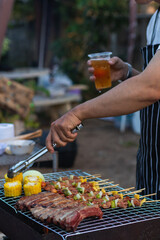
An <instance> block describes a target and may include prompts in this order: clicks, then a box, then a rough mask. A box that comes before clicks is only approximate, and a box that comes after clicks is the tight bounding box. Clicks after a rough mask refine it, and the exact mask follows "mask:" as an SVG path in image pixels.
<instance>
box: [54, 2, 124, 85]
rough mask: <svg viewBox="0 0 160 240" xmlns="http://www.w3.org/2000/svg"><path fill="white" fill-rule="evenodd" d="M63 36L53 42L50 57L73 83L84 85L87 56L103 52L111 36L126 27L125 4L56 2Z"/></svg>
mask: <svg viewBox="0 0 160 240" xmlns="http://www.w3.org/2000/svg"><path fill="white" fill-rule="evenodd" d="M59 7H60V15H61V25H62V26H63V35H61V36H60V38H59V39H57V40H54V42H53V54H54V56H56V57H58V58H59V60H60V63H61V67H62V69H63V71H65V73H67V74H68V75H69V77H70V78H71V79H72V80H73V81H74V83H84V82H85V83H86V82H87V81H86V77H85V74H84V72H85V69H86V68H87V67H86V60H87V54H88V53H91V52H97V51H106V50H111V49H107V46H109V44H110V41H111V38H110V36H111V32H120V31H121V28H122V27H124V25H125V24H126V23H128V18H127V16H128V0H124V1H117V0H112V1H110V0H87V1H86V0H76V1H72V0H67V1H59Z"/></svg>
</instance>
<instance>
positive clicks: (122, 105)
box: [72, 51, 160, 121]
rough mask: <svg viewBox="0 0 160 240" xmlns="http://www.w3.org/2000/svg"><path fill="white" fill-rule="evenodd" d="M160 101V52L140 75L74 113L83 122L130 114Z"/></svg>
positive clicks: (80, 107)
mask: <svg viewBox="0 0 160 240" xmlns="http://www.w3.org/2000/svg"><path fill="white" fill-rule="evenodd" d="M159 99H160V51H157V53H156V54H155V56H154V57H153V59H152V60H151V61H150V63H149V65H148V66H147V68H146V69H145V70H144V71H143V72H142V73H140V74H138V75H136V76H134V77H132V78H130V79H128V80H126V81H124V82H122V83H121V84H119V85H118V86H116V87H114V88H112V89H111V90H109V91H107V92H106V93H104V94H103V95H101V96H99V97H97V98H94V99H92V100H90V101H87V102H85V103H83V104H81V105H79V106H77V107H76V108H75V109H73V111H72V112H73V113H74V114H75V115H76V117H77V118H79V119H80V120H81V121H83V120H85V119H89V118H97V117H110V116H118V115H124V114H129V113H132V112H135V111H137V110H139V109H142V108H144V107H146V106H149V105H151V104H153V103H154V102H156V101H157V100H159Z"/></svg>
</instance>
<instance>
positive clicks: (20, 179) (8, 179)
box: [4, 173, 23, 182]
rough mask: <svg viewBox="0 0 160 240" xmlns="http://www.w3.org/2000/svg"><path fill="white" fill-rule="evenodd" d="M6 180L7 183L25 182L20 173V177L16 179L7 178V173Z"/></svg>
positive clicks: (17, 176)
mask: <svg viewBox="0 0 160 240" xmlns="http://www.w3.org/2000/svg"><path fill="white" fill-rule="evenodd" d="M4 178H5V180H6V182H15V181H20V182H22V181H23V173H19V174H18V175H16V176H15V177H14V178H9V177H7V173H6V174H5V175H4Z"/></svg>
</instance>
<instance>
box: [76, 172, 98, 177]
mask: <svg viewBox="0 0 160 240" xmlns="http://www.w3.org/2000/svg"><path fill="white" fill-rule="evenodd" d="M97 175H98V176H100V174H99V173H95V174H93V175H86V176H79V178H81V177H83V178H90V177H97Z"/></svg>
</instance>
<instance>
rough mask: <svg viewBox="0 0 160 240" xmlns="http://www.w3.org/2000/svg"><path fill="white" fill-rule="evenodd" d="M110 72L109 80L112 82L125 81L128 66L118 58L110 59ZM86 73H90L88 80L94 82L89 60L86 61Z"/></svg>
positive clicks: (92, 69)
mask: <svg viewBox="0 0 160 240" xmlns="http://www.w3.org/2000/svg"><path fill="white" fill-rule="evenodd" d="M108 63H109V64H110V70H111V80H112V82H115V81H118V80H125V79H126V76H127V72H128V65H127V64H126V63H125V62H124V61H123V60H121V59H120V58H119V57H112V58H111V59H109V60H108ZM87 64H88V72H89V73H90V80H91V81H95V79H96V77H95V76H94V68H93V67H92V64H91V60H88V61H87Z"/></svg>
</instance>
